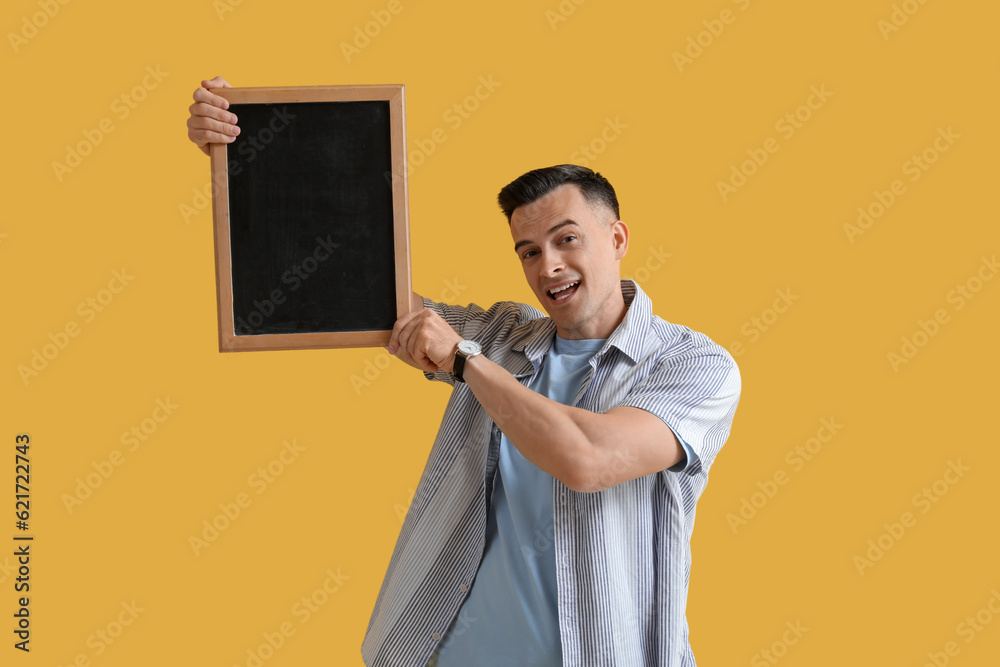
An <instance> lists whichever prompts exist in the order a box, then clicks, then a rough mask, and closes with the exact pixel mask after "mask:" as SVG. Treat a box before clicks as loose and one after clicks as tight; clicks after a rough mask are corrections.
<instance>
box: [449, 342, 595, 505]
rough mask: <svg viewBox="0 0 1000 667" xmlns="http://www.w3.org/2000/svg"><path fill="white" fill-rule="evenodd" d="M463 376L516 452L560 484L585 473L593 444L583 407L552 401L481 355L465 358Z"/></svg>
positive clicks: (575, 484) (575, 482)
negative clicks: (515, 448) (466, 359)
mask: <svg viewBox="0 0 1000 667" xmlns="http://www.w3.org/2000/svg"><path fill="white" fill-rule="evenodd" d="M463 377H464V379H465V381H466V383H467V384H468V385H469V388H470V389H471V390H472V392H473V393H474V394H475V395H476V398H477V399H478V400H479V403H480V404H481V405H482V406H483V408H484V409H485V410H486V412H487V413H488V414H489V415H490V417H492V418H493V421H494V422H495V423H496V424H497V426H499V427H500V430H501V431H503V432H504V434H505V435H506V436H507V439H508V440H509V441H510V442H511V443H512V444H513V445H514V446H515V447H517V449H518V451H520V452H521V454H522V455H524V457H525V458H526V459H528V460H529V461H531V462H532V463H534V464H535V465H536V466H538V467H539V468H541V469H542V470H544V471H545V472H547V473H548V474H550V475H552V476H553V477H555V478H556V479H558V480H559V481H561V482H562V483H563V484H565V485H566V486H568V487H570V488H572V489H577V490H579V489H580V487H582V486H583V485H584V484H585V480H587V479H589V477H590V470H591V469H592V468H591V465H592V461H593V460H594V458H595V453H596V450H595V447H596V446H597V445H599V442H594V441H593V440H592V439H591V438H592V436H594V435H596V433H595V432H594V431H593V423H592V418H593V417H594V416H596V415H594V413H592V412H589V411H587V410H582V409H580V408H574V407H570V406H568V405H563V404H561V403H557V402H556V401H553V400H551V399H549V398H546V397H545V396H542V395H541V394H539V393H537V392H535V391H532V390H531V389H528V388H527V387H525V386H524V385H522V384H521V383H520V382H518V381H517V379H515V378H514V376H512V375H511V374H510V373H508V372H507V371H506V370H505V369H504V368H503V367H501V366H499V365H497V364H495V363H494V362H492V361H490V360H489V359H487V358H486V357H485V356H483V355H478V356H475V357H473V358H472V359H469V360H468V361H467V362H466V364H465V369H464V371H463Z"/></svg>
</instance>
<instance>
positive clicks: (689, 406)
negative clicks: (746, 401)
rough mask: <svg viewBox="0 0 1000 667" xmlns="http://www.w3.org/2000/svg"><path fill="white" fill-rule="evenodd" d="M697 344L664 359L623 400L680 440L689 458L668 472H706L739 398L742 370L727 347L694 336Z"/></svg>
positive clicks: (719, 446)
mask: <svg viewBox="0 0 1000 667" xmlns="http://www.w3.org/2000/svg"><path fill="white" fill-rule="evenodd" d="M695 336H696V340H697V342H698V343H699V344H697V345H696V346H694V347H693V349H692V350H690V351H689V352H687V353H685V354H683V355H681V356H680V357H679V358H677V357H669V356H668V357H664V358H663V359H661V360H660V361H658V362H657V363H656V364H655V365H654V367H653V369H652V371H651V372H650V373H649V374H648V375H647V376H646V377H645V378H644V379H643V380H641V381H640V382H639V383H637V384H636V386H635V387H634V388H633V390H632V391H631V392H629V394H628V395H627V396H626V397H625V399H624V401H623V402H622V405H624V406H630V407H636V408H641V409H643V410H646V411H647V412H651V413H653V414H655V415H656V416H657V417H659V418H660V419H662V420H663V421H664V423H665V424H666V425H667V426H669V427H670V429H671V430H672V431H673V432H674V434H675V435H676V436H677V440H678V441H679V442H680V445H681V447H682V448H683V449H684V453H685V460H684V461H681V462H680V463H678V464H677V465H675V466H673V467H671V468H668V470H669V471H670V472H683V473H689V474H694V473H696V472H698V471H700V470H704V471H705V472H707V471H708V468H709V467H710V466H711V465H712V462H713V461H714V460H715V457H716V455H717V454H718V453H719V450H720V449H722V445H723V444H724V443H725V441H726V439H727V438H728V437H729V430H730V427H731V426H732V422H733V415H735V413H736V405H737V403H738V402H739V397H740V388H741V381H740V372H739V368H738V367H737V365H736V362H735V361H733V358H732V356H731V355H730V354H729V352H727V351H726V350H725V348H723V347H721V346H719V345H717V344H716V343H714V342H712V341H711V340H710V339H709V338H708V337H707V336H704V335H703V334H698V333H695Z"/></svg>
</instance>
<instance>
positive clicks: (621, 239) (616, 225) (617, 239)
mask: <svg viewBox="0 0 1000 667" xmlns="http://www.w3.org/2000/svg"><path fill="white" fill-rule="evenodd" d="M611 239H612V243H614V247H615V259H621V258H623V257H624V256H625V253H626V252H628V225H626V224H625V223H624V222H622V221H621V220H615V221H614V222H612V223H611Z"/></svg>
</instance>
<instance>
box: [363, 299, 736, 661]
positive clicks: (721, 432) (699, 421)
mask: <svg viewBox="0 0 1000 667" xmlns="http://www.w3.org/2000/svg"><path fill="white" fill-rule="evenodd" d="M621 287H622V294H623V296H624V299H625V303H626V305H627V306H628V310H627V312H626V315H625V318H624V319H623V320H622V322H621V324H619V326H618V327H617V328H616V329H615V331H614V332H613V333H612V334H611V336H610V337H609V338H608V340H607V342H606V343H605V344H604V346H603V347H602V348H601V350H600V351H599V352H598V353H597V354H596V355H595V356H594V358H593V359H592V360H591V361H590V365H591V369H592V370H591V371H590V373H588V376H587V378H586V380H585V381H584V384H583V386H582V387H581V389H580V391H579V392H578V393H577V397H576V402H575V405H576V407H579V408H583V409H587V410H591V411H593V412H597V413H603V412H606V411H608V410H610V409H611V408H614V407H617V406H632V407H637V408H641V409H644V410H647V411H649V412H651V413H652V414H655V415H657V416H658V417H660V418H661V419H663V421H664V422H665V423H666V424H667V425H668V426H670V428H671V429H673V430H674V432H675V433H676V434H677V435H678V436H679V437H680V438H682V439H683V440H684V442H685V443H686V444H688V445H689V446H690V448H691V449H692V450H693V452H694V453H695V456H694V457H689V458H688V460H687V461H686V462H685V463H684V465H683V466H675V467H674V468H673V469H671V470H662V471H660V472H657V473H654V474H650V475H646V476H644V477H640V478H637V479H633V480H630V481H627V482H623V483H621V484H618V485H616V486H613V487H610V488H608V489H605V490H603V491H599V492H596V493H583V492H576V491H572V490H570V489H569V488H567V487H566V486H565V485H563V484H562V483H561V482H559V481H558V480H556V479H553V484H552V500H553V506H554V517H553V522H554V545H553V546H554V553H555V557H556V579H557V584H558V597H559V602H558V607H559V633H560V641H561V644H562V653H563V664H564V665H574V666H577V665H578V666H580V667H596V666H599V665H609V666H610V665H628V666H632V665H657V666H662V667H682V666H683V667H693V666H694V665H695V660H694V655H693V653H692V651H691V646H690V642H689V640H688V626H687V617H686V607H687V592H688V577H689V574H690V568H691V550H690V540H691V533H692V530H693V528H694V519H695V504H696V502H697V500H698V498H699V497H700V496H701V493H702V491H703V490H704V488H705V485H706V483H707V482H708V469H709V467H710V466H711V464H712V462H713V461H714V460H715V457H716V455H717V454H718V452H719V450H720V449H721V448H722V445H723V443H724V442H725V441H726V438H727V437H728V436H729V429H730V426H731V424H732V420H733V415H734V413H735V412H736V405H737V402H738V400H739V393H740V374H739V369H738V368H737V366H736V363H735V362H734V361H733V359H732V357H731V356H730V355H729V353H728V352H727V351H726V350H725V349H724V348H722V347H720V346H719V345H717V344H716V343H714V342H713V341H712V340H711V339H709V338H708V337H707V336H705V335H704V334H701V333H698V332H696V331H692V330H691V329H689V328H687V327H683V326H680V325H677V324H671V323H669V322H667V321H665V320H663V319H661V318H659V317H657V316H655V315H653V313H652V303H651V302H650V300H649V298H648V297H647V296H646V294H645V293H644V292H643V291H642V290H641V289H640V288H639V286H638V285H636V284H635V283H634V282H633V281H630V280H623V281H621ZM424 306H425V307H427V308H430V309H433V310H434V311H435V312H437V313H438V314H439V315H440V316H441V317H442V318H444V319H445V321H447V322H448V324H450V325H451V326H452V328H453V329H454V330H455V331H456V332H457V333H458V335H460V336H462V337H463V338H465V339H470V340H475V341H477V342H479V343H480V345H481V346H482V348H483V352H484V354H485V355H486V356H487V357H488V358H489V359H490V360H491V361H493V362H495V363H497V364H499V365H500V366H502V367H503V368H505V369H506V370H507V371H508V372H510V373H511V374H512V375H513V376H514V377H515V378H517V379H518V380H519V381H520V382H521V383H522V384H525V385H528V384H529V382H530V380H531V378H532V376H533V375H534V373H536V372H537V371H538V369H539V368H540V366H541V363H542V360H543V359H544V357H545V355H546V354H547V353H548V351H549V349H550V348H551V346H552V342H553V340H554V337H555V331H556V326H555V323H554V322H553V321H552V320H551V319H549V318H547V317H545V316H544V315H543V314H542V313H541V312H540V311H538V310H537V309H535V308H532V307H531V306H527V305H525V304H520V303H513V302H501V303H497V304H494V305H493V306H492V307H490V308H489V309H488V310H484V309H482V308H481V307H479V306H477V305H475V304H471V305H469V306H467V307H465V306H451V305H447V304H442V303H436V302H433V301H431V300H429V299H426V298H425V299H424ZM425 375H426V376H427V377H428V379H432V380H439V381H443V382H448V383H450V384H452V385H453V386H454V389H453V391H452V394H451V398H450V399H449V401H448V405H447V407H446V409H445V414H444V418H443V420H442V423H441V428H440V430H439V431H438V435H437V438H436V440H435V442H434V445H433V447H432V448H431V452H430V456H429V457H428V461H427V466H426V467H425V468H424V472H423V474H422V475H421V478H420V482H419V484H418V486H417V490H416V493H415V494H414V497H413V501H412V502H411V504H410V508H409V510H408V512H407V514H406V519H405V520H404V522H403V527H402V529H401V530H400V534H399V538H398V540H397V541H396V547H395V549H394V550H393V554H392V558H391V560H390V562H389V567H388V570H387V571H386V575H385V579H384V580H383V582H382V588H381V590H380V591H379V595H378V598H377V599H376V602H375V608H374V611H373V612H372V617H371V620H370V621H369V624H368V631H367V634H366V636H365V640H364V643H363V644H362V647H361V653H362V657H363V658H364V661H365V664H366V665H368V666H369V667H423V666H424V665H426V664H427V662H428V660H429V659H430V657H431V655H432V654H433V653H434V651H435V649H436V648H437V646H438V645H439V644H440V642H441V641H442V639H443V638H444V636H445V635H446V634H447V633H448V632H449V631H451V632H464V631H467V629H468V627H469V626H470V625H471V624H473V623H480V622H484V621H485V622H486V623H489V622H490V619H481V618H471V617H468V618H462V617H461V615H459V614H458V610H459V608H460V607H461V605H462V602H463V601H464V600H465V597H466V596H467V595H468V592H469V590H470V588H471V585H472V581H473V579H475V576H476V571H477V569H478V567H479V563H480V561H481V559H482V556H483V550H484V546H485V539H486V521H487V516H488V512H489V503H490V500H491V499H492V485H493V480H494V475H495V473H496V469H497V463H498V455H499V448H500V438H501V433H500V430H499V428H498V427H497V426H496V424H494V423H493V420H492V419H491V418H490V416H489V415H488V414H487V413H486V411H485V410H484V409H483V408H482V406H481V405H480V404H479V402H478V400H477V399H476V397H475V395H474V394H473V393H472V391H471V390H470V389H469V387H468V386H467V385H465V384H463V383H456V382H455V381H454V379H453V378H452V376H451V374H450V373H445V372H439V373H435V374H430V373H425ZM623 455H625V456H627V455H628V453H627V452H624V453H623Z"/></svg>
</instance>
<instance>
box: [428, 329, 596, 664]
mask: <svg viewBox="0 0 1000 667" xmlns="http://www.w3.org/2000/svg"><path fill="white" fill-rule="evenodd" d="M604 342H605V341H604V340H603V339H589V340H567V339H565V338H560V337H559V336H556V339H555V344H554V345H553V347H552V349H551V350H550V351H549V354H548V355H547V356H546V358H545V361H544V362H543V363H542V368H541V371H539V373H538V374H537V375H536V376H535V377H534V378H533V380H532V383H531V385H530V387H531V389H533V390H534V391H536V392H538V393H539V394H542V395H544V396H547V397H549V398H551V399H552V400H554V401H558V402H559V403H563V404H564V405H573V403H574V402H575V399H576V395H577V393H578V392H579V390H580V387H582V386H583V381H584V379H585V378H586V377H587V373H589V372H590V363H589V362H590V359H591V358H592V357H593V356H594V355H595V354H597V353H598V352H599V351H600V349H601V347H602V346H603V345H604ZM552 485H553V481H552V476H551V475H549V474H548V473H546V472H543V471H542V470H541V469H539V468H538V467H537V466H536V465H535V464H533V463H532V462H531V461H529V460H528V459H526V458H524V456H522V455H521V453H520V452H519V451H517V448H516V447H514V446H513V445H512V444H511V443H510V442H509V441H508V440H507V437H506V436H504V437H503V438H502V439H501V441H500V461H499V466H498V468H497V474H496V479H495V481H494V482H493V502H492V504H491V511H490V513H489V517H488V519H487V524H486V550H485V553H484V555H483V561H482V563H481V564H480V566H479V572H478V573H477V574H476V579H475V581H474V582H473V584H472V589H471V590H470V591H469V596H468V597H467V598H466V599H465V602H464V603H463V605H462V608H461V610H460V611H459V614H458V618H457V619H456V621H455V624H454V625H453V626H452V628H451V630H450V631H449V632H448V634H447V635H445V638H444V641H443V642H442V643H441V646H440V647H439V648H438V656H437V657H438V662H437V666H438V667H474V666H475V665H491V666H493V665H495V666H497V667H500V666H504V665H510V666H511V667H536V666H537V667H542V666H545V667H548V666H550V665H551V666H559V665H562V649H561V646H560V643H559V614H558V596H557V593H556V561H555V549H553V540H554V537H555V535H554V528H553V526H554V524H553V508H552ZM432 662H433V661H432Z"/></svg>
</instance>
